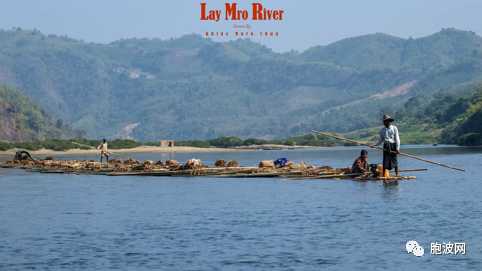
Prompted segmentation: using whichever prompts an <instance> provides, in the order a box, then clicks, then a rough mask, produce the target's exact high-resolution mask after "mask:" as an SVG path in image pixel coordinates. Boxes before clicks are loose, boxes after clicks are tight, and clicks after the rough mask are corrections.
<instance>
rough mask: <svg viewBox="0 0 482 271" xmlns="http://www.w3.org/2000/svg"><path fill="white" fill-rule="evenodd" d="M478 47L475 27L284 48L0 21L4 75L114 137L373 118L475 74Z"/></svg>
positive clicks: (360, 122)
mask: <svg viewBox="0 0 482 271" xmlns="http://www.w3.org/2000/svg"><path fill="white" fill-rule="evenodd" d="M481 46H482V38H481V37H480V36H478V35H476V34H475V33H474V32H470V31H460V30H455V29H443V30H442V31H440V32H438V33H435V34H433V35H430V36H427V37H423V38H418V39H402V38H398V37H393V36H390V35H386V34H380V33H377V34H373V35H365V36H360V37H353V38H348V39H344V40H341V41H338V42H335V43H332V44H330V45H327V46H316V47H312V48H310V49H308V50H306V51H304V52H302V53H298V52H295V51H292V52H286V53H283V54H278V53H274V52H272V51H271V49H269V48H267V47H266V46H263V45H261V44H259V43H255V42H252V41H250V40H247V39H239V40H236V41H230V42H223V43H219V42H213V41H211V40H210V39H206V38H203V37H201V36H199V35H186V36H183V37H181V38H178V39H170V40H160V39H152V40H150V39H126V40H125V39H122V40H119V41H116V42H112V43H109V44H96V43H87V42H84V41H79V40H75V39H71V38H68V37H66V36H60V37H59V36H55V35H49V36H45V35H43V34H42V33H40V32H39V31H37V30H33V31H32V30H18V29H17V30H14V31H10V30H9V31H4V30H3V31H0V83H2V84H6V85H9V86H12V87H14V88H16V89H18V90H19V91H21V92H22V93H24V94H26V95H27V96H29V97H31V98H32V99H34V100H35V101H36V102H38V103H39V104H40V105H41V106H43V107H44V108H45V109H46V110H48V111H49V112H50V113H51V114H52V115H53V116H54V117H56V118H62V119H64V120H66V121H67V122H68V123H71V124H72V125H73V127H75V128H78V129H82V130H85V131H86V132H87V137H89V138H102V137H111V138H113V137H115V135H121V134H123V133H122V129H123V128H124V127H125V126H127V125H129V124H132V123H140V124H139V125H137V126H136V127H135V128H133V129H132V131H131V133H130V136H132V137H134V138H136V139H138V140H141V141H157V140H159V139H163V138H170V139H171V138H175V139H177V140H188V139H209V138H216V137H218V136H226V135H229V136H237V137H241V138H248V137H255V138H263V139H271V138H286V137H289V136H292V135H298V134H303V133H306V132H309V131H311V130H312V129H316V130H323V131H330V132H349V131H353V130H357V129H363V128H368V127H372V126H373V125H377V124H378V118H379V115H380V114H381V113H382V112H381V110H382V109H384V108H387V107H390V106H392V107H396V106H400V105H402V104H404V103H405V102H406V101H407V100H408V99H410V98H411V97H415V96H416V97H420V98H421V99H423V98H424V97H425V98H427V99H429V98H430V97H431V96H433V95H438V93H445V92H451V91H452V90H453V89H455V88H457V87H458V86H460V85H461V84H465V83H469V82H477V81H480V80H481V79H482V52H481ZM410 82H417V83H415V84H412V85H410V87H409V88H407V89H405V90H404V91H403V92H400V94H399V95H393V96H390V95H386V96H383V95H382V94H383V93H387V92H389V91H391V90H394V89H397V88H399V87H401V86H405V85H406V84H408V83H410ZM333 108H335V109H334V110H330V109H333ZM327 110H329V112H328V113H327ZM323 112H325V113H323Z"/></svg>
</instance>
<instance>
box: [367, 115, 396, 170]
mask: <svg viewBox="0 0 482 271" xmlns="http://www.w3.org/2000/svg"><path fill="white" fill-rule="evenodd" d="M380 120H381V121H383V125H385V127H383V129H382V130H381V131H380V138H379V139H378V141H377V142H376V143H375V144H374V145H371V146H370V147H372V148H374V147H375V146H378V145H380V144H381V143H382V142H383V172H385V170H386V169H388V170H391V169H392V168H395V174H396V175H397V176H398V160H397V154H400V137H399V135H398V128H397V127H395V126H393V125H391V122H393V119H392V118H391V117H390V116H389V115H385V116H383V117H382V118H381V119H380ZM391 151H395V152H396V153H393V152H391Z"/></svg>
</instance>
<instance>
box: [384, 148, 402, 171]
mask: <svg viewBox="0 0 482 271" xmlns="http://www.w3.org/2000/svg"><path fill="white" fill-rule="evenodd" d="M383 148H384V149H385V150H383V168H384V169H388V170H392V169H393V168H398V158H397V154H396V153H392V152H390V151H396V150H397V145H396V144H395V143H385V144H384V145H383ZM386 150H388V151H386Z"/></svg>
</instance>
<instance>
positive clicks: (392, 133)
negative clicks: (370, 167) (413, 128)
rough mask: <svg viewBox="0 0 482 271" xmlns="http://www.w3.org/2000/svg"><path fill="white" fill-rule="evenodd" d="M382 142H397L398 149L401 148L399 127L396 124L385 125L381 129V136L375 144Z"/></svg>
mask: <svg viewBox="0 0 482 271" xmlns="http://www.w3.org/2000/svg"><path fill="white" fill-rule="evenodd" d="M382 142H384V143H396V145H397V151H399V150H400V137H399V136H398V128H397V127H396V126H393V125H390V126H388V128H387V127H383V129H382V130H381V131H380V138H379V139H378V141H377V142H376V143H375V146H378V145H380V144H381V143H382Z"/></svg>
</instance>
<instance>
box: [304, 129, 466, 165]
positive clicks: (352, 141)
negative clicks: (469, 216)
mask: <svg viewBox="0 0 482 271" xmlns="http://www.w3.org/2000/svg"><path fill="white" fill-rule="evenodd" d="M312 132H313V133H315V134H320V135H325V136H329V137H332V138H336V139H339V140H343V141H346V142H350V143H355V144H358V145H363V146H367V147H372V145H370V144H366V143H363V142H359V141H355V140H351V139H347V138H343V137H339V136H336V135H332V134H328V133H323V132H318V131H315V130H312ZM375 148H376V149H379V150H382V151H388V150H386V149H383V148H380V147H376V146H375ZM391 152H392V153H397V152H396V151H391ZM399 154H400V155H403V156H407V157H410V158H413V159H417V160H420V161H423V162H427V163H431V164H434V165H438V166H442V167H446V168H451V169H455V170H460V171H464V172H465V169H462V168H456V167H452V166H449V165H445V164H442V163H438V162H434V161H430V160H427V159H423V158H420V157H417V156H413V155H410V154H406V153H403V152H401V153H399Z"/></svg>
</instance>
